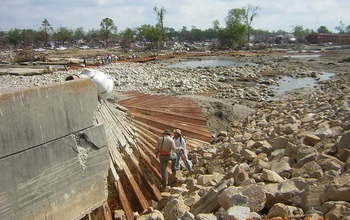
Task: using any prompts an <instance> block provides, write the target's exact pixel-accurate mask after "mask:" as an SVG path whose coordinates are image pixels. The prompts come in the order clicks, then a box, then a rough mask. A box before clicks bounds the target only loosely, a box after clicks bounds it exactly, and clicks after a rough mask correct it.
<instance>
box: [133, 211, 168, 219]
mask: <svg viewBox="0 0 350 220" xmlns="http://www.w3.org/2000/svg"><path fill="white" fill-rule="evenodd" d="M136 220H164V216H163V214H162V213H161V212H160V211H158V210H153V212H151V213H148V214H145V215H141V216H138V217H137V218H136Z"/></svg>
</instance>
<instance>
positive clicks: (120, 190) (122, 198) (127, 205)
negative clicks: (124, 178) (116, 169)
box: [115, 181, 134, 220]
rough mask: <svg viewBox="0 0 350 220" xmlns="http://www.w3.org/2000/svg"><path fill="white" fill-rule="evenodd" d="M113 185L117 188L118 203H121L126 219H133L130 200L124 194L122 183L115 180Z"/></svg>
mask: <svg viewBox="0 0 350 220" xmlns="http://www.w3.org/2000/svg"><path fill="white" fill-rule="evenodd" d="M115 186H116V188H117V191H118V195H119V200H120V203H121V205H122V207H123V210H124V212H125V215H126V218H127V219H128V220H134V212H133V211H132V208H131V205H130V202H129V200H128V198H127V196H126V194H125V190H124V188H123V186H122V184H121V183H120V181H117V182H115Z"/></svg>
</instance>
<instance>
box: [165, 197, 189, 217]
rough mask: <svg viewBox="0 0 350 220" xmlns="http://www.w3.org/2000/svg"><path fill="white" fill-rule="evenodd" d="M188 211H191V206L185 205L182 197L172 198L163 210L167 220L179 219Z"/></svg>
mask: <svg viewBox="0 0 350 220" xmlns="http://www.w3.org/2000/svg"><path fill="white" fill-rule="evenodd" d="M186 211H190V208H189V207H188V206H187V205H185V203H184V201H183V200H182V198H176V199H172V200H170V201H169V202H168V203H167V204H166V206H165V207H164V209H163V210H162V212H163V213H164V219H165V220H177V219H178V218H181V217H182V216H183V215H184V214H185V212H186Z"/></svg>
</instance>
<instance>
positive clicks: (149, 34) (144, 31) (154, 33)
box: [137, 24, 161, 48]
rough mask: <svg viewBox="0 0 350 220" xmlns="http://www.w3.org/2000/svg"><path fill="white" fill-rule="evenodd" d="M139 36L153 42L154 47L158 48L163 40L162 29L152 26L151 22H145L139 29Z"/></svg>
mask: <svg viewBox="0 0 350 220" xmlns="http://www.w3.org/2000/svg"><path fill="white" fill-rule="evenodd" d="M137 31H138V38H139V39H140V40H146V41H149V42H151V43H152V47H153V48H155V47H157V48H158V46H159V45H158V42H159V41H160V40H161V38H160V37H161V29H160V28H158V27H157V26H152V25H149V24H144V25H142V26H141V27H139V28H138V29H137Z"/></svg>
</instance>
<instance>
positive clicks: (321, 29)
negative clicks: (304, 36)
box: [317, 26, 332, 34]
mask: <svg viewBox="0 0 350 220" xmlns="http://www.w3.org/2000/svg"><path fill="white" fill-rule="evenodd" d="M317 32H318V33H323V34H329V33H332V32H331V31H329V30H328V28H327V27H326V26H320V27H319V28H318V29H317Z"/></svg>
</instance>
